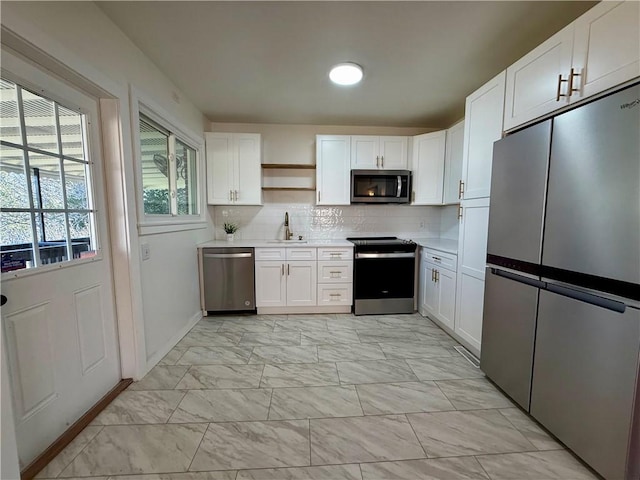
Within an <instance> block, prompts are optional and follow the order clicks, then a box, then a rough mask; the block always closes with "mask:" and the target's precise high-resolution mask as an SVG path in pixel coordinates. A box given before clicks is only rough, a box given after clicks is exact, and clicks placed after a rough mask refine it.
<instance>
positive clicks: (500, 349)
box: [480, 268, 539, 411]
mask: <svg viewBox="0 0 640 480" xmlns="http://www.w3.org/2000/svg"><path fill="white" fill-rule="evenodd" d="M500 274H502V275H506V276H510V277H511V278H506V277H505V276H500ZM518 279H520V280H521V281H518ZM522 281H525V282H530V281H531V282H532V283H534V282H535V280H533V279H530V278H528V277H524V276H521V275H514V274H512V273H509V272H504V273H503V271H501V270H497V269H492V268H487V274H486V276H485V290H484V316H483V319H482V355H481V357H480V368H481V369H482V371H483V372H484V373H486V374H487V376H488V377H489V378H490V379H491V380H493V381H494V382H495V383H496V385H498V386H499V387H500V388H501V389H502V390H504V391H505V392H506V393H507V394H508V395H509V396H510V397H511V398H512V399H513V400H515V401H516V402H517V403H518V404H519V405H520V406H521V407H522V408H524V409H525V410H527V411H529V394H530V391H531V373H532V367H533V345H534V339H535V329H536V313H537V308H538V291H539V290H538V288H536V287H535V286H533V285H530V284H526V283H522Z"/></svg>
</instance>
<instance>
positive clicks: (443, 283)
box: [438, 268, 456, 330]
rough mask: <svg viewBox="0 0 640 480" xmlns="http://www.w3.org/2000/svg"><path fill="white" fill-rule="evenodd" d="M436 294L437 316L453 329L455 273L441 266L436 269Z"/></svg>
mask: <svg viewBox="0 0 640 480" xmlns="http://www.w3.org/2000/svg"><path fill="white" fill-rule="evenodd" d="M438 294H439V299H438V318H439V319H440V321H441V322H442V323H444V324H445V325H446V326H447V327H449V328H450V329H451V330H453V329H454V320H455V313H456V274H455V273H453V272H451V271H449V270H445V269H442V268H441V269H439V270H438Z"/></svg>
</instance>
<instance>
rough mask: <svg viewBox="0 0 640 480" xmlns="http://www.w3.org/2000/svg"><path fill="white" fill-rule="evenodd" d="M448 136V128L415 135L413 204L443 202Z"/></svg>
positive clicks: (412, 169)
mask: <svg viewBox="0 0 640 480" xmlns="http://www.w3.org/2000/svg"><path fill="white" fill-rule="evenodd" d="M446 138H447V132H446V130H443V131H441V132H434V133H425V134H424V135H417V136H415V137H413V155H412V162H411V171H412V172H413V193H414V195H413V201H412V202H411V203H412V204H413V205H440V204H441V203H442V188H443V181H444V155H445V144H446Z"/></svg>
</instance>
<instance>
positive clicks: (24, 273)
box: [0, 250, 102, 282]
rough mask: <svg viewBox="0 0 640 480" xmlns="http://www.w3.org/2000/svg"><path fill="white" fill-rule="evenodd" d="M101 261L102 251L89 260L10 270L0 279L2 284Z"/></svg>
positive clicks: (76, 259)
mask: <svg viewBox="0 0 640 480" xmlns="http://www.w3.org/2000/svg"><path fill="white" fill-rule="evenodd" d="M100 261H102V251H100V250H99V251H98V253H97V254H96V256H95V257H90V258H74V259H73V260H66V261H64V262H57V263H49V264H47V265H40V266H39V267H35V268H23V269H20V270H12V271H10V272H3V273H2V274H1V275H0V279H1V280H2V281H3V282H6V281H9V280H14V279H18V278H24V277H30V276H32V275H40V274H43V273H50V272H55V271H56V270H60V269H63V268H73V267H79V266H81V265H87V264H89V263H94V262H100Z"/></svg>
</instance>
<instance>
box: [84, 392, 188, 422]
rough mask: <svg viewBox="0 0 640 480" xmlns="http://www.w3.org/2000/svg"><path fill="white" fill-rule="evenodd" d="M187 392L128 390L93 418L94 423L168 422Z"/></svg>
mask: <svg viewBox="0 0 640 480" xmlns="http://www.w3.org/2000/svg"><path fill="white" fill-rule="evenodd" d="M184 394H185V392H182V391H180V390H148V391H135V390H126V391H124V392H122V393H121V394H120V395H118V397H116V398H115V399H114V400H113V401H112V402H111V403H110V404H109V405H108V406H107V408H105V409H104V410H103V411H102V412H100V414H99V415H98V416H97V417H96V418H95V420H93V422H91V423H92V425H126V424H144V423H166V421H167V420H168V419H169V417H170V416H171V414H172V413H173V411H174V410H175V408H176V407H177V406H178V404H179V403H180V401H181V400H182V397H184Z"/></svg>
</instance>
